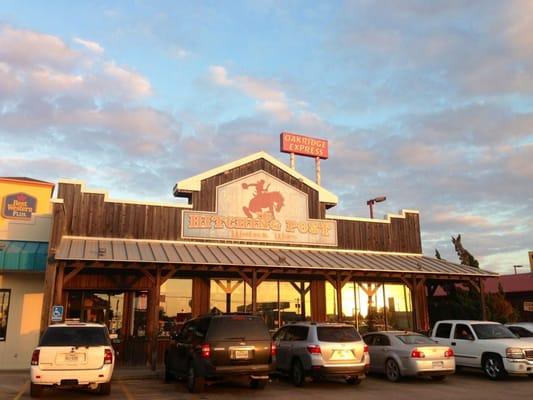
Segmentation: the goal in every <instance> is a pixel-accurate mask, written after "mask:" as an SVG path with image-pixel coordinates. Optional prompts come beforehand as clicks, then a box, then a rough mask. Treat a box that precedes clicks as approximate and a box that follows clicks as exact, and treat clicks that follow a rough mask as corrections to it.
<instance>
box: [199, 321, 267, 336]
mask: <svg viewBox="0 0 533 400" xmlns="http://www.w3.org/2000/svg"><path fill="white" fill-rule="evenodd" d="M208 336H209V337H208V340H213V339H219V340H224V339H234V338H243V339H244V338H246V340H265V339H268V340H270V334H269V333H268V330H267V329H266V327H265V323H264V322H263V320H261V318H258V317H256V316H251V315H250V316H248V315H232V316H231V317H226V316H224V317H214V318H213V319H212V320H211V323H210V325H209V333H208Z"/></svg>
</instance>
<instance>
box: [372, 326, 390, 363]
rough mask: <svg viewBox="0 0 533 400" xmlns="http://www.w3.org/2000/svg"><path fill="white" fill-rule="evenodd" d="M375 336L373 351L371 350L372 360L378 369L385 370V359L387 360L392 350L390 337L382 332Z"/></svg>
mask: <svg viewBox="0 0 533 400" xmlns="http://www.w3.org/2000/svg"><path fill="white" fill-rule="evenodd" d="M373 336H374V340H373V345H372V348H373V351H372V352H370V362H371V364H374V366H375V367H374V368H375V370H376V371H384V370H385V361H387V358H388V357H389V353H390V350H391V346H390V339H389V337H388V336H386V335H383V334H381V333H376V334H374V335H373Z"/></svg>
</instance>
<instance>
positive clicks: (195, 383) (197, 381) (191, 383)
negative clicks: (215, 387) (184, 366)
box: [187, 364, 205, 393]
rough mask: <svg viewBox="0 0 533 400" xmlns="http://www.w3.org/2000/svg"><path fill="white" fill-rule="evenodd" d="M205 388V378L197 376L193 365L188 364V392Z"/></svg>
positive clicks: (198, 391) (197, 391)
mask: <svg viewBox="0 0 533 400" xmlns="http://www.w3.org/2000/svg"><path fill="white" fill-rule="evenodd" d="M204 388H205V379H204V377H202V376H198V374H197V372H196V369H195V368H194V365H192V364H191V365H189V369H188V373H187V389H188V390H189V392H190V393H201V392H203V391H204Z"/></svg>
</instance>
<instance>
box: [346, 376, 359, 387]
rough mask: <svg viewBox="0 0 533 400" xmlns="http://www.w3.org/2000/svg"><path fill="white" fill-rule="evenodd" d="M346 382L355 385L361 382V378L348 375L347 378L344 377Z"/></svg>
mask: <svg viewBox="0 0 533 400" xmlns="http://www.w3.org/2000/svg"><path fill="white" fill-rule="evenodd" d="M346 382H347V383H349V384H350V385H354V386H357V385H360V384H361V379H359V377H358V376H349V377H348V378H346Z"/></svg>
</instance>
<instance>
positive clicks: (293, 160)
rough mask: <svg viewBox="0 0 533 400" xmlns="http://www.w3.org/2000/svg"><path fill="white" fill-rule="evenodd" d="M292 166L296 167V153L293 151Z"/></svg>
mask: <svg viewBox="0 0 533 400" xmlns="http://www.w3.org/2000/svg"><path fill="white" fill-rule="evenodd" d="M291 168H292V169H296V158H295V156H294V153H291Z"/></svg>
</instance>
